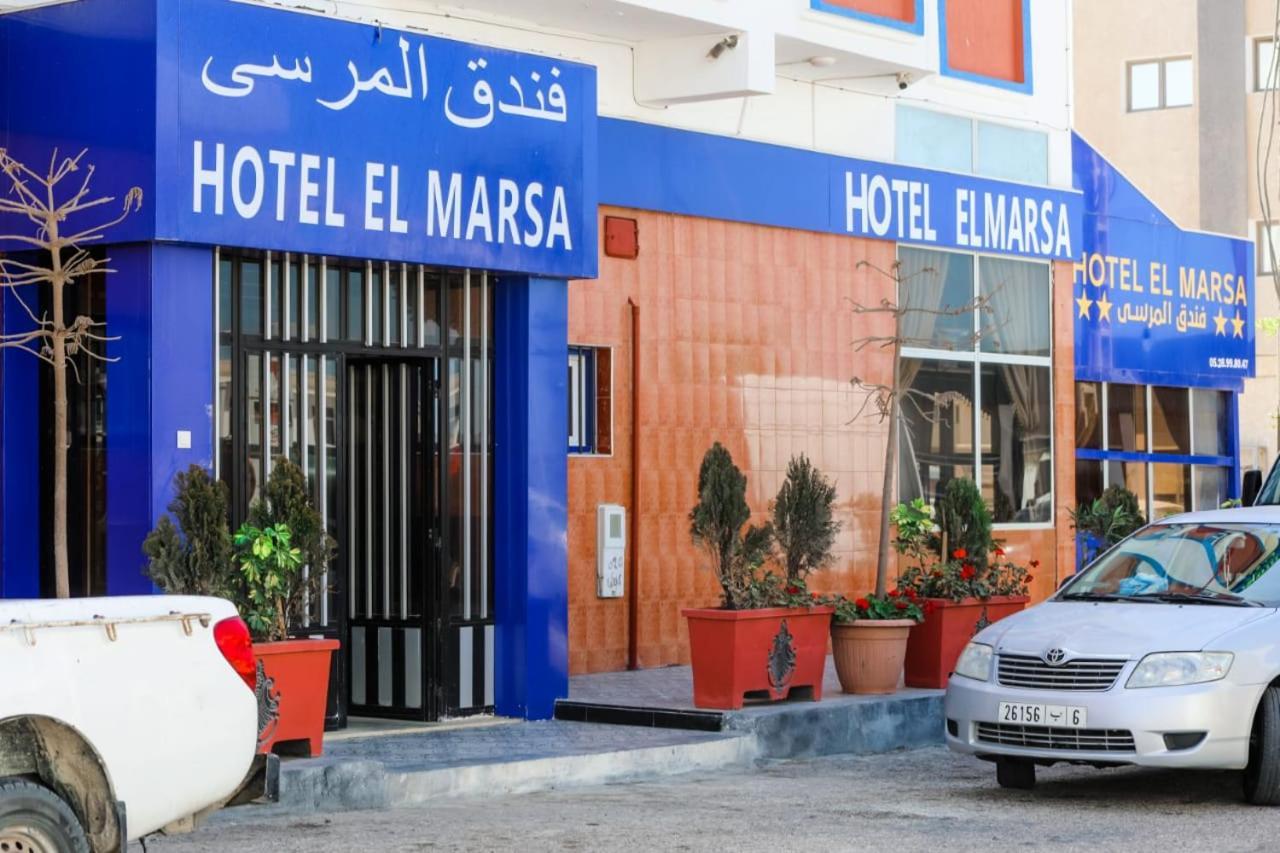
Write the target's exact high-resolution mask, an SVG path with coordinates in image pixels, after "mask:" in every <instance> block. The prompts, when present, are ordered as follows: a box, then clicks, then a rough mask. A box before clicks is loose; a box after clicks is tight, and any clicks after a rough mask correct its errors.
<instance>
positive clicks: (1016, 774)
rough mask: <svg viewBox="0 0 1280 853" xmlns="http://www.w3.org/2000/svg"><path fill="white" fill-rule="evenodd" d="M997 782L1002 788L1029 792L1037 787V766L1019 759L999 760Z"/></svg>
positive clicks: (997, 763)
mask: <svg viewBox="0 0 1280 853" xmlns="http://www.w3.org/2000/svg"><path fill="white" fill-rule="evenodd" d="M996 781H997V782H999V783H1000V787H1001V788H1016V789H1018V790H1021V791H1029V790H1031V789H1032V788H1034V787H1035V786H1036V766H1035V765H1034V764H1032V763H1031V762H1030V761H1024V760H1022V759H1019V758H997V759H996Z"/></svg>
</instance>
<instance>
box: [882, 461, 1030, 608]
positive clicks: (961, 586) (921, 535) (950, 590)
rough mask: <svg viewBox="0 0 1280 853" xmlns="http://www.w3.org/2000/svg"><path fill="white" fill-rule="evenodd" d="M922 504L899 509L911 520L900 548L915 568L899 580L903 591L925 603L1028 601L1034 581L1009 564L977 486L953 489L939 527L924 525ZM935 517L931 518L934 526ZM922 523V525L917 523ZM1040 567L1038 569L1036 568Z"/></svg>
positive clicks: (944, 500) (953, 484)
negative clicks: (995, 597) (1009, 597)
mask: <svg viewBox="0 0 1280 853" xmlns="http://www.w3.org/2000/svg"><path fill="white" fill-rule="evenodd" d="M923 503H924V502H923V500H921V499H919V498H917V499H916V501H913V502H912V503H911V504H901V505H899V506H898V507H897V508H895V509H894V511H893V512H894V515H895V516H900V517H902V516H905V517H906V518H907V522H908V523H906V524H903V523H901V522H899V523H898V524H897V530H898V538H897V540H896V541H895V543H894V547H895V548H896V549H897V551H898V553H900V554H904V555H906V556H907V557H908V558H909V560H910V563H911V564H910V565H909V566H908V568H906V569H905V570H904V571H903V572H902V573H901V575H900V576H899V578H898V588H899V589H900V590H903V591H906V590H911V591H913V592H915V594H916V595H917V596H918V597H919V598H921V599H925V598H945V599H949V600H951V601H961V600H963V599H966V598H990V597H991V596H993V595H1026V594H1027V587H1028V584H1030V582H1031V580H1032V576H1031V574H1030V573H1029V572H1028V570H1027V569H1026V568H1024V567H1022V566H1019V565H1017V564H1016V563H1014V562H1013V561H1012V560H1009V559H1008V558H1007V555H1006V553H1005V550H1004V548H1003V547H1002V546H1001V544H1000V543H999V542H997V541H996V540H995V539H994V538H993V537H992V535H991V516H990V513H989V512H988V511H987V508H986V503H985V501H984V500H983V499H982V496H981V494H980V493H979V492H978V491H977V488H976V486H974V485H973V483H972V482H971V481H968V480H952V481H950V482H949V483H947V486H946V488H945V490H944V493H943V495H942V497H941V498H940V499H939V509H938V511H937V513H936V516H937V517H938V519H939V522H940V523H939V524H938V525H937V526H935V525H933V524H932V523H924V520H923V519H922V518H921V516H922V515H923V513H922V511H921V507H920V506H917V504H921V505H923ZM933 517H934V514H933V513H930V514H929V515H928V516H927V518H928V521H929V522H931V521H932V518H933ZM917 519H918V521H917ZM1037 565H1038V562H1033V563H1032V568H1034V567H1035V566H1037Z"/></svg>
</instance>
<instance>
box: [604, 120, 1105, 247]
mask: <svg viewBox="0 0 1280 853" xmlns="http://www.w3.org/2000/svg"><path fill="white" fill-rule="evenodd" d="M600 140H601V146H602V148H605V149H607V150H608V151H609V162H610V164H611V167H610V168H609V169H607V170H605V171H604V172H603V173H602V174H601V178H600V201H601V203H602V204H611V205H617V206H619V207H635V208H640V209H643V210H657V211H663V212H667V213H677V214H683V215H686V216H702V217H707V218H709V219H723V220H728V221H733V222H750V223H754V224H757V225H771V226H775V227H779V228H795V229H799V230H802V231H821V232H826V233H830V234H846V235H854V236H858V237H869V238H872V239H877V240H894V241H899V242H903V243H916V244H921V245H929V246H936V247H938V248H946V249H959V250H961V251H976V252H991V253H994V254H1001V255H1016V256H1019V257H1030V258H1038V259H1043V260H1061V261H1074V260H1075V259H1076V258H1077V257H1078V252H1079V250H1080V240H1079V237H1080V235H1079V231H1080V219H1081V216H1082V212H1081V211H1082V208H1081V202H1080V193H1078V192H1071V191H1066V190H1060V189H1056V188H1053V187H1038V186H1032V185H1029V184H1018V183H1012V182H1009V181H997V180H991V179H988V178H982V177H979V176H977V175H963V174H958V173H955V172H942V171H937V170H933V169H921V168H916V167H913V166H903V165H899V164H896V163H879V162H874V161H870V160H858V159H853V158H850V157H838V156H835V155H832V154H826V153H822V152H818V151H809V150H805V149H800V148H788V147H785V146H781V145H768V144H764V143H760V142H750V141H746V140H742V139H734V138H731V137H726V136H717V135H713V134H706V133H693V132H690V131H685V130H676V129H674V128H669V127H659V126H657V125H651V124H643V123H640V122H633V121H625V120H622V119H613V118H602V119H600Z"/></svg>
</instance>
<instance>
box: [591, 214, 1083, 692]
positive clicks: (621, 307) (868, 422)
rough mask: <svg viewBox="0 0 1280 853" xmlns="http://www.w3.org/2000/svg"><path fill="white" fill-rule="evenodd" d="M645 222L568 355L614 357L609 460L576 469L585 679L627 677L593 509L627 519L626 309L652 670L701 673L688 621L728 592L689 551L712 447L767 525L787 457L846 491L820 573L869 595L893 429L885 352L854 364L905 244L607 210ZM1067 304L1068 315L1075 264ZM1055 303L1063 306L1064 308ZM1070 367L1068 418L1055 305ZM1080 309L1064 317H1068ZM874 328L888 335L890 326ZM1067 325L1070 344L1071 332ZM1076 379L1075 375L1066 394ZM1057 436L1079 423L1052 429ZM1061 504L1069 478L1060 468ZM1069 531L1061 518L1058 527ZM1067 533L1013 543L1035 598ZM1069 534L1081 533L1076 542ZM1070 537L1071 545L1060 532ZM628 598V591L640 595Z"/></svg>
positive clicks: (623, 608)
mask: <svg viewBox="0 0 1280 853" xmlns="http://www.w3.org/2000/svg"><path fill="white" fill-rule="evenodd" d="M604 212H608V213H611V214H617V215H623V216H630V217H635V218H636V219H638V220H639V233H640V256H639V258H638V259H637V260H634V261H629V260H618V259H614V258H608V257H602V258H601V262H600V264H601V265H600V278H599V279H598V280H597V281H583V282H574V283H572V284H571V285H570V290H569V338H570V342H571V343H573V344H584V345H585V344H591V345H599V346H611V347H613V359H614V361H613V372H614V386H613V400H614V418H613V436H614V441H613V455H612V456H609V457H580V456H570V458H569V531H568V535H569V663H570V669H571V671H572V672H573V673H582V672H601V671H608V670H616V669H622V668H625V666H626V665H627V645H628V636H627V635H628V612H627V607H628V604H627V599H625V598H622V599H600V598H597V597H596V565H595V561H596V543H595V524H596V521H595V519H596V507H597V506H598V505H599V504H601V503H618V504H622V505H623V506H627V507H628V511H629V512H630V511H631V509H632V508H631V507H630V503H631V477H632V471H631V453H632V430H631V413H632V400H633V394H632V383H631V348H630V347H631V312H630V309H629V307H628V298H630V299H633V300H634V301H635V303H636V304H637V305H638V306H639V308H640V348H639V352H640V366H641V381H640V394H639V413H640V418H639V420H640V438H641V441H640V447H639V470H640V507H639V509H640V512H639V518H638V526H639V530H638V541H635V542H630V543H628V547H629V548H635V547H637V546H638V547H639V552H638V553H639V567H638V572H639V583H638V587H639V589H638V596H639V598H638V602H637V620H636V630H637V639H636V643H637V650H638V660H639V664H640V665H641V666H643V667H651V666H661V665H665V664H671V663H687V662H688V635H687V631H686V627H685V624H684V620H683V619H682V618H681V616H680V609H681V608H682V607H689V606H715V605H716V604H717V602H718V600H719V587H718V585H717V583H716V581H715V578H714V576H713V575H712V574H711V572H710V571H709V570H708V569H706V567H705V565H704V561H703V559H702V556H701V554H700V552H698V551H697V550H696V549H695V548H694V547H693V545H692V544H691V543H690V541H689V534H688V521H687V515H688V512H689V509H690V507H691V506H692V505H693V502H694V500H695V498H696V491H697V472H698V465H699V463H700V461H701V458H702V454H703V453H704V452H705V450H706V449H707V447H709V446H710V445H711V443H712V442H713V441H720V442H721V443H723V444H724V445H725V446H726V447H728V448H729V450H730V452H732V454H733V457H734V459H735V461H736V462H737V463H738V465H739V466H740V467H741V468H742V469H743V471H744V472H745V473H746V475H747V477H748V500H749V501H750V502H751V506H752V508H753V509H754V510H755V511H756V513H757V514H758V515H760V516H763V515H764V513H765V512H766V511H767V507H768V501H769V499H770V498H772V497H773V495H775V494H776V493H777V490H778V487H779V485H780V484H781V481H782V475H783V472H784V470H785V468H786V464H787V460H788V459H789V458H790V457H791V455H792V454H795V453H800V452H804V453H807V454H808V455H809V457H810V458H811V459H812V460H813V461H814V463H815V464H816V465H818V466H819V467H820V468H821V469H822V470H823V471H824V472H826V473H827V475H828V476H830V477H831V478H833V479H834V480H835V482H836V486H837V489H838V492H839V496H838V499H837V500H838V505H839V518H840V520H841V521H842V522H843V524H844V527H843V529H842V530H841V533H840V536H839V539H838V541H837V545H836V561H835V565H834V566H833V567H832V568H831V569H830V570H828V571H825V572H823V573H821V574H820V575H818V576H815V579H814V584H813V585H814V587H815V588H817V589H819V590H824V591H841V592H845V593H855V592H859V593H860V592H864V591H866V590H867V589H868V588H870V587H871V585H872V583H873V581H874V571H875V550H876V529H877V524H878V515H877V512H878V505H879V495H880V486H881V472H882V470H883V465H884V441H885V434H886V430H885V427H884V426H883V425H882V424H880V423H879V422H878V421H876V420H875V419H865V418H864V419H862V420H857V421H855V420H854V416H855V414H856V413H857V410H858V407H859V405H860V403H861V396H860V395H859V394H857V393H855V392H854V391H853V390H852V389H851V388H850V385H849V380H850V378H851V377H853V376H855V375H859V376H863V377H865V378H867V379H869V380H872V381H875V380H877V379H879V380H886V379H887V377H888V371H889V356H888V354H887V353H886V352H884V351H881V350H879V349H877V348H874V347H872V348H869V349H867V350H865V351H864V352H863V353H856V352H854V350H853V347H852V345H851V342H852V341H854V340H855V339H856V338H858V337H860V336H865V335H868V334H876V333H881V334H882V333H884V331H885V329H886V328H888V321H887V320H886V319H884V318H880V319H875V320H873V319H872V318H869V317H866V316H863V317H855V316H854V315H853V313H852V311H851V310H850V308H851V301H859V302H862V303H864V304H870V303H873V302H875V301H877V300H879V299H880V298H882V297H885V296H890V295H891V294H892V293H893V285H892V281H891V280H890V279H888V278H886V277H884V276H882V275H880V274H878V273H876V272H874V271H873V270H871V269H868V268H865V267H864V268H861V269H859V267H858V262H859V261H863V260H865V261H869V262H870V263H872V264H874V265H876V266H879V267H881V268H883V269H888V268H889V266H890V265H891V264H892V263H893V259H894V244H892V243H888V242H883V241H870V240H860V239H855V238H850V237H840V236H836V235H827V234H813V233H806V232H800V231H790V230H785V229H780V228H765V227H761V226H752V225H743V224H736V223H727V222H717V221H709V220H702V219H692V218H687V217H680V216H674V215H668V214H657V213H646V212H639V211H616V210H610V211H602V213H604ZM1065 270H1066V271H1065V273H1063V272H1062V271H1061V270H1059V271H1058V272H1057V273H1056V275H1057V276H1058V277H1061V276H1062V275H1065V276H1066V278H1065V283H1066V284H1065V294H1066V296H1065V299H1066V301H1067V303H1069V302H1070V284H1071V281H1070V273H1071V270H1070V266H1069V265H1067V266H1066V267H1065ZM1059 301H1060V300H1059ZM1055 307H1056V308H1058V310H1057V311H1056V312H1055V313H1056V316H1057V317H1059V318H1061V317H1065V318H1066V319H1065V323H1064V322H1062V321H1061V320H1060V319H1059V320H1055V334H1056V336H1057V341H1056V342H1057V343H1061V341H1062V339H1063V336H1064V335H1065V341H1066V345H1067V347H1068V349H1067V350H1066V352H1067V355H1066V357H1065V362H1062V363H1063V364H1065V371H1066V373H1065V374H1063V373H1062V368H1058V369H1056V370H1055V380H1056V381H1057V382H1058V386H1057V389H1056V396H1057V400H1058V411H1059V412H1063V411H1064V410H1063V408H1062V407H1063V405H1064V403H1065V405H1066V406H1067V407H1068V409H1069V408H1070V406H1071V405H1072V403H1073V400H1074V395H1073V393H1072V387H1071V384H1070V376H1071V373H1070V371H1071V356H1070V343H1071V319H1070V318H1071V315H1070V313H1069V312H1067V313H1064V312H1066V308H1060V307H1058V306H1055ZM1067 307H1068V308H1069V307H1070V306H1069V304H1068V305H1067ZM877 324H878V327H877ZM1064 329H1065V331H1064ZM1063 376H1065V377H1066V380H1065V381H1064V379H1063ZM1056 423H1057V429H1058V433H1059V442H1058V447H1060V448H1070V447H1071V446H1073V442H1070V443H1067V444H1064V443H1062V438H1061V436H1062V435H1063V434H1064V432H1063V431H1064V430H1065V431H1066V434H1070V433H1071V430H1072V429H1073V428H1074V420H1073V419H1072V418H1071V417H1070V416H1067V415H1062V416H1060V417H1059V418H1058V420H1057V422H1056ZM1059 456H1060V459H1059V462H1058V484H1059V489H1060V491H1059V502H1061V498H1062V496H1063V494H1064V492H1063V491H1062V490H1061V489H1062V486H1063V484H1064V483H1068V484H1069V481H1070V479H1071V478H1072V477H1074V465H1073V464H1072V463H1073V460H1072V459H1071V457H1070V455H1069V454H1068V456H1067V457H1066V458H1067V462H1066V463H1064V462H1062V458H1061V457H1062V454H1059ZM1059 515H1060V518H1059V523H1060V524H1061V520H1062V518H1064V517H1065V516H1064V515H1062V513H1060V514H1059ZM1054 533H1055V532H1054V530H1052V529H1044V530H1037V531H1032V532H1025V533H1017V534H1007V535H1005V537H1004V538H1005V539H1006V540H1007V543H1008V545H1009V548H1010V550H1011V551H1012V553H1013V555H1014V556H1015V557H1018V558H1024V559H1032V558H1033V556H1032V555H1038V556H1039V559H1040V560H1041V562H1042V564H1043V565H1042V566H1041V569H1040V573H1039V577H1037V580H1036V592H1037V593H1038V595H1039V596H1041V597H1042V596H1043V595H1045V594H1047V593H1048V592H1050V591H1052V589H1053V588H1054V580H1053V577H1054V564H1055V562H1056V561H1055V559H1054V538H1055V536H1054ZM1068 533H1069V529H1068ZM1059 534H1060V531H1059ZM635 593H636V591H635V590H631V589H628V591H627V594H628V595H631V594H635Z"/></svg>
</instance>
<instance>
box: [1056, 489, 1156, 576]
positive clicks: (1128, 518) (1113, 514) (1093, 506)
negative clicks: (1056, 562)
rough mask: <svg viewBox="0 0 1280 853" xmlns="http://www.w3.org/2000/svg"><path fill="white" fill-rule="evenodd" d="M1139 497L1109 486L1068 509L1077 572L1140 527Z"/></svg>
mask: <svg viewBox="0 0 1280 853" xmlns="http://www.w3.org/2000/svg"><path fill="white" fill-rule="evenodd" d="M1143 523H1144V522H1143V520H1142V509H1141V508H1140V507H1139V506H1138V496H1137V495H1135V494H1134V493H1133V492H1131V491H1129V490H1128V489H1126V488H1124V487H1123V486H1110V487H1108V488H1107V490H1106V491H1104V492H1103V493H1102V496H1101V497H1099V498H1095V499H1094V500H1092V501H1086V502H1085V503H1082V504H1080V506H1078V507H1076V508H1075V509H1074V510H1071V525H1072V527H1074V528H1075V531H1076V571H1079V570H1080V569H1082V568H1084V567H1085V566H1086V565H1088V564H1089V563H1091V562H1093V560H1094V558H1095V557H1097V556H1098V555H1099V554H1101V553H1102V552H1103V551H1105V550H1107V549H1108V548H1110V547H1111V546H1112V545H1114V544H1116V543H1117V542H1119V541H1120V540H1121V539H1124V538H1125V537H1126V536H1128V535H1129V534H1130V533H1133V532H1134V531H1136V530H1138V529H1139V528H1140V527H1142V525H1143Z"/></svg>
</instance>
